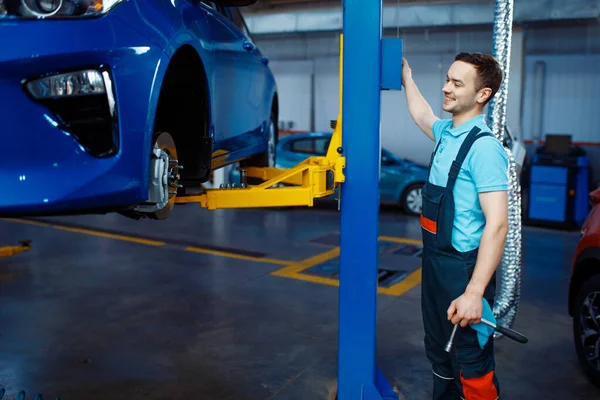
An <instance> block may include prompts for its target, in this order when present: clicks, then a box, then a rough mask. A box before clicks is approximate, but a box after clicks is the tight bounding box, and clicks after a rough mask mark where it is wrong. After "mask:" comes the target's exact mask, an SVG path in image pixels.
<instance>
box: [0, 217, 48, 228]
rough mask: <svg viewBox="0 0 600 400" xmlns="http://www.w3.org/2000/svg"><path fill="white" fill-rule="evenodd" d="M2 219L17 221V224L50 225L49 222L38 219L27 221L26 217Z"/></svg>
mask: <svg viewBox="0 0 600 400" xmlns="http://www.w3.org/2000/svg"><path fill="white" fill-rule="evenodd" d="M1 219H2V220H3V221H7V222H17V223H19V224H29V225H36V226H44V227H49V226H51V225H50V224H47V223H45V222H38V221H29V220H27V219H16V218H1Z"/></svg>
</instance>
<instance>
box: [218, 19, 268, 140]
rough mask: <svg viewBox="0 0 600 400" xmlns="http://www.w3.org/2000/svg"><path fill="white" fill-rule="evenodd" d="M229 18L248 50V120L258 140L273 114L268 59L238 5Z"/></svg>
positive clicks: (246, 98)
mask: <svg viewBox="0 0 600 400" xmlns="http://www.w3.org/2000/svg"><path fill="white" fill-rule="evenodd" d="M227 11H228V13H229V19H230V20H231V22H232V23H233V24H234V25H235V27H236V29H237V30H238V31H239V33H240V35H242V36H243V38H242V39H243V41H244V46H245V49H246V50H247V55H248V64H247V69H246V70H245V72H246V73H247V74H248V76H247V79H248V80H249V81H248V82H249V88H248V93H247V95H246V97H245V100H246V107H248V115H247V117H246V118H247V120H248V123H249V125H250V127H251V129H252V132H253V133H254V134H256V135H257V136H256V138H255V139H256V140H259V139H260V138H261V130H260V127H261V124H263V123H268V122H269V117H270V114H271V102H270V96H268V95H269V94H270V93H265V89H266V87H267V82H268V74H269V70H268V67H267V65H268V59H267V58H266V57H264V56H263V55H262V53H261V52H260V49H259V48H258V46H257V45H256V43H255V42H254V40H253V39H252V35H251V34H250V31H249V30H248V27H247V26H246V22H245V20H244V17H243V15H242V13H241V12H240V10H239V9H238V8H237V7H228V8H227Z"/></svg>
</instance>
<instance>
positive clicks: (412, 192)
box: [400, 183, 423, 215]
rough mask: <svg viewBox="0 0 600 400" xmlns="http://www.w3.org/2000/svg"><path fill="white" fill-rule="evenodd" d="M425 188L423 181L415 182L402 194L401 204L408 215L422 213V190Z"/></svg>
mask: <svg viewBox="0 0 600 400" xmlns="http://www.w3.org/2000/svg"><path fill="white" fill-rule="evenodd" d="M422 189H423V184H422V183H415V184H412V185H410V186H409V187H408V188H407V189H406V190H405V191H404V193H403V194H402V198H401V199H400V205H401V206H402V209H403V210H404V212H405V213H407V214H408V215H421V206H422V199H421V190H422Z"/></svg>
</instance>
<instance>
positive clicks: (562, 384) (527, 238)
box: [0, 205, 600, 400]
mask: <svg viewBox="0 0 600 400" xmlns="http://www.w3.org/2000/svg"><path fill="white" fill-rule="evenodd" d="M39 221H40V220H38V222H37V223H31V222H29V223H24V222H14V221H0V245H8V244H14V243H15V242H16V241H17V240H21V239H31V240H32V241H33V242H32V245H33V248H32V249H31V250H30V251H29V252H27V253H22V254H20V255H17V256H14V257H10V258H4V259H0V387H2V386H3V387H5V388H6V389H7V397H5V398H9V399H12V398H14V395H15V394H16V393H17V392H18V391H19V390H21V389H24V390H25V391H27V393H28V397H27V398H28V399H29V398H33V396H34V395H35V394H36V393H38V392H41V393H42V394H43V395H44V399H54V398H55V397H56V396H61V399H62V400H72V399H78V400H80V399H87V400H95V399H111V400H118V399H128V400H133V399H183V398H193V399H207V400H212V399H215V400H217V399H218V400H226V399H232V400H233V399H235V400H255V399H262V400H265V399H274V400H292V399H294V400H307V399H310V400H312V399H326V398H327V393H328V390H329V389H330V388H331V387H332V386H333V385H334V384H335V378H336V368H337V365H336V354H337V317H338V315H337V312H338V297H337V294H338V289H337V287H336V286H333V285H330V284H329V283H331V282H332V280H331V277H329V278H328V277H327V274H328V273H330V272H331V270H332V269H335V254H336V253H335V247H333V246H332V243H335V233H336V232H337V231H338V229H339V213H338V212H337V211H336V210H335V208H330V207H318V208H315V209H312V210H301V209H295V210H289V209H288V210H280V209H276V210H219V211H206V210H202V209H200V208H199V207H197V206H195V205H185V206H178V207H177V208H176V209H175V213H174V214H173V216H172V218H171V219H170V220H168V221H161V222H158V221H132V220H128V219H126V218H124V217H121V216H118V215H108V216H81V217H69V218H67V217H63V218H52V219H43V221H42V222H39ZM115 231H118V233H120V234H121V236H116V234H117V232H115ZM107 232H112V233H107ZM380 232H381V235H382V236H389V237H391V238H387V239H386V240H382V243H383V245H384V247H383V248H382V252H383V253H382V256H381V260H382V264H385V265H384V266H387V267H389V268H394V267H395V268H397V269H400V270H402V273H403V274H404V275H402V274H401V275H400V278H403V280H400V281H399V282H395V283H392V285H391V286H390V288H389V289H387V290H388V292H387V294H380V295H379V302H378V309H379V313H378V318H379V321H378V349H377V353H378V356H377V362H378V364H379V366H380V367H381V369H382V370H383V371H384V373H385V374H386V375H387V377H388V380H389V381H390V383H391V384H392V385H394V386H396V387H398V389H399V391H400V393H401V395H400V398H401V399H410V400H412V399H429V398H430V394H429V393H430V387H431V377H430V367H429V365H428V363H427V360H426V359H425V356H424V353H423V345H422V335H423V333H422V325H421V317H420V307H419V296H420V290H419V285H418V279H417V280H415V277H417V278H418V269H416V268H418V257H414V256H410V255H404V256H402V255H398V254H394V253H393V252H394V251H395V249H397V248H398V246H402V245H403V243H405V244H406V243H408V244H410V242H411V241H410V240H405V239H398V238H408V239H413V240H415V239H416V240H419V239H420V231H419V225H418V220H417V219H416V218H410V217H406V216H404V215H402V214H401V213H399V212H396V211H395V210H382V213H381V225H380ZM331 234H333V236H329V237H327V236H326V235H331ZM140 238H143V239H144V240H142V239H140ZM394 238H396V239H394ZM315 239H316V241H317V242H320V243H315ZM325 239H327V240H325ZM577 239H578V235H577V233H564V232H556V231H546V230H540V229H533V228H525V230H524V250H523V256H524V280H523V287H522V299H521V306H520V309H519V316H518V319H517V321H516V323H515V326H514V328H515V329H517V330H519V331H521V332H523V333H524V334H525V335H526V336H528V338H529V340H530V342H529V343H528V344H526V345H521V344H518V343H516V342H513V341H510V340H508V339H502V340H500V341H499V342H498V344H497V360H498V370H497V373H498V375H499V379H500V382H501V385H502V391H503V396H502V398H504V399H589V398H598V397H599V396H600V392H598V391H597V390H596V389H594V388H593V387H592V386H591V385H590V384H589V383H588V382H587V381H586V379H585V378H584V376H583V374H582V372H581V370H580V368H579V366H578V364H577V360H576V356H575V353H574V347H573V344H572V336H571V320H570V318H569V316H568V315H567V313H566V293H567V286H568V277H569V268H570V261H571V255H572V253H573V249H574V248H575V245H576V243H577ZM328 243H329V244H328ZM393 246H396V247H393ZM311 257H315V258H314V259H313V261H314V262H306V261H305V262H304V263H303V264H298V262H299V261H302V260H307V259H310V258H311ZM319 261H321V262H324V263H325V264H321V268H320V269H319V266H318V265H317V266H316V267H315V268H316V269H315V268H313V269H312V270H311V269H307V268H308V266H310V265H313V264H316V263H317V262H319ZM415 261H417V264H415ZM282 269H283V271H284V272H281V271H282ZM303 269H304V271H301V270H303ZM275 271H280V273H279V274H277V273H275V274H274V272H275ZM278 275H279V276H278ZM384 291H385V290H384Z"/></svg>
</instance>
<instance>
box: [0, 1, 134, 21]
mask: <svg viewBox="0 0 600 400" xmlns="http://www.w3.org/2000/svg"><path fill="white" fill-rule="evenodd" d="M123 1H124V0H0V18H36V19H37V18H73V17H93V16H98V15H102V14H105V13H107V12H108V11H110V10H111V9H113V8H114V7H115V6H116V5H117V4H119V3H121V2H123Z"/></svg>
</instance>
